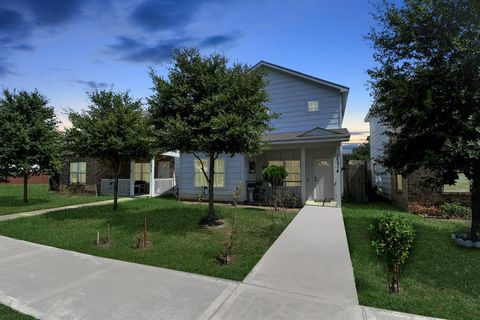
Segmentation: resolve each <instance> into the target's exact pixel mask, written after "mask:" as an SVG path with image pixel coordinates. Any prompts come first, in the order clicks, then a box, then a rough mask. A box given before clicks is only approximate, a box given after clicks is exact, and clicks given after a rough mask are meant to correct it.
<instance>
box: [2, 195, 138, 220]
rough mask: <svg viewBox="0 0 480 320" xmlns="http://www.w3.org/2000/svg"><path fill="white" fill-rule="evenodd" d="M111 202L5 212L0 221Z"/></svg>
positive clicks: (122, 200)
mask: <svg viewBox="0 0 480 320" xmlns="http://www.w3.org/2000/svg"><path fill="white" fill-rule="evenodd" d="M134 199H136V198H118V202H119V203H120V202H125V201H130V200H134ZM111 203H113V200H104V201H97V202H87V203H79V204H75V205H72V206H66V207H57V208H48V209H41V210H35V211H27V212H19V213H13V214H7V215H3V216H0V222H1V221H7V220H13V219H18V218H24V217H34V216H40V215H42V214H45V213H49V212H55V211H62V210H70V209H78V208H84V207H95V206H103V205H106V204H111Z"/></svg>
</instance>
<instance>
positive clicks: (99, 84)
mask: <svg viewBox="0 0 480 320" xmlns="http://www.w3.org/2000/svg"><path fill="white" fill-rule="evenodd" d="M75 82H77V83H80V84H83V85H86V86H88V87H89V88H90V89H92V90H95V89H105V88H107V87H108V86H109V84H108V83H106V82H97V81H93V80H90V81H85V80H76V81H75Z"/></svg>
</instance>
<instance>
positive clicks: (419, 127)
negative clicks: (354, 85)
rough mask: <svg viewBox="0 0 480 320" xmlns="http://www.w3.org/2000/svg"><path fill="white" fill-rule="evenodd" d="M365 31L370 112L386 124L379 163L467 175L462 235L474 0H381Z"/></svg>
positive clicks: (477, 151)
mask: <svg viewBox="0 0 480 320" xmlns="http://www.w3.org/2000/svg"><path fill="white" fill-rule="evenodd" d="M375 18H376V19H377V22H378V27H377V28H376V29H373V30H372V31H371V32H370V34H369V36H368V38H369V39H370V41H371V43H372V44H373V48H374V49H375V53H374V59H375V61H376V62H377V64H378V65H377V67H375V68H372V69H370V70H369V71H368V72H369V75H370V77H371V82H370V85H371V89H372V93H373V97H374V101H375V104H374V106H373V107H372V110H371V113H372V115H373V116H376V117H378V118H379V119H380V121H381V122H382V123H384V124H386V125H387V127H389V128H390V130H389V131H388V132H387V134H388V135H389V136H390V142H389V143H388V144H387V145H386V149H385V156H384V158H383V161H382V162H383V164H384V165H386V166H387V167H389V168H391V170H392V171H395V172H397V173H400V174H403V175H408V174H410V173H412V172H413V171H415V170H417V169H418V168H420V167H424V168H427V169H429V170H431V171H432V172H435V173H438V174H439V175H442V176H443V181H444V182H445V183H450V184H452V183H454V181H455V179H456V178H457V177H458V176H457V172H463V173H464V174H465V175H466V176H467V177H468V178H469V179H471V199H472V224H471V232H470V236H471V238H472V240H476V239H478V231H479V223H480V72H479V70H480V40H479V39H480V2H478V1H477V0H456V1H450V0H437V1H423V0H405V2H404V4H403V5H402V6H401V7H398V6H396V5H394V4H390V3H386V4H385V5H384V6H381V7H379V9H378V12H377V14H376V15H375Z"/></svg>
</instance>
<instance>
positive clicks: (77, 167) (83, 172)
mask: <svg viewBox="0 0 480 320" xmlns="http://www.w3.org/2000/svg"><path fill="white" fill-rule="evenodd" d="M86 182H87V163H86V162H84V161H81V162H70V183H80V184H85V183H86Z"/></svg>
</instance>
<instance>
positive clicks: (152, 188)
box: [150, 156, 155, 198]
mask: <svg viewBox="0 0 480 320" xmlns="http://www.w3.org/2000/svg"><path fill="white" fill-rule="evenodd" d="M152 197H155V156H153V158H152V160H150V198H152Z"/></svg>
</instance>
